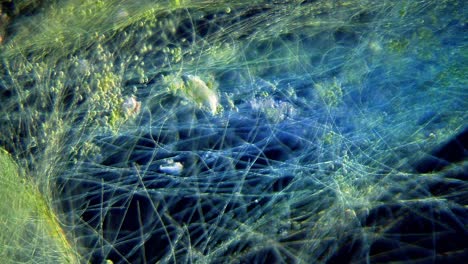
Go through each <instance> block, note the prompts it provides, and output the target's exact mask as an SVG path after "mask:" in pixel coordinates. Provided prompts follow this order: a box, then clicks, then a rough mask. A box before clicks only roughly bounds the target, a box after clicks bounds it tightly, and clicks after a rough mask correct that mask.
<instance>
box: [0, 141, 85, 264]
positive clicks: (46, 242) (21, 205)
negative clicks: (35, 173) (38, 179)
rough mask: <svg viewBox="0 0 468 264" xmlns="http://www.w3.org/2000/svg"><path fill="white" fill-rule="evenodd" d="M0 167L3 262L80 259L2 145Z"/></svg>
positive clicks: (0, 228)
mask: <svg viewBox="0 0 468 264" xmlns="http://www.w3.org/2000/svg"><path fill="white" fill-rule="evenodd" d="M0 168H1V169H0V200H1V201H2V202H1V203H0V230H1V232H0V258H1V259H2V263H79V256H78V254H77V253H76V251H75V250H73V247H72V246H71V244H70V243H69V241H68V240H67V239H66V237H65V234H64V233H63V231H62V229H61V227H60V225H59V222H58V221H57V217H56V215H55V214H54V212H53V211H52V210H51V208H50V207H49V205H48V204H47V202H46V200H45V199H44V197H43V196H42V195H41V193H40V192H39V191H38V188H37V187H36V186H35V185H34V184H33V183H32V182H30V180H29V179H27V178H26V177H22V176H20V175H19V173H18V167H17V165H16V164H15V162H14V161H13V159H12V158H11V156H10V155H9V154H8V153H7V152H6V151H5V150H3V149H0Z"/></svg>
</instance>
